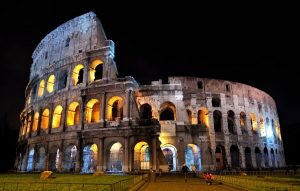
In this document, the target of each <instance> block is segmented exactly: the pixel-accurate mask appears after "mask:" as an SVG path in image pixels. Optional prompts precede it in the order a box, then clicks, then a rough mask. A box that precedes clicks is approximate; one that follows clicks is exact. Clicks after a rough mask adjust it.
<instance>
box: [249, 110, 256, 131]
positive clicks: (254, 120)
mask: <svg viewBox="0 0 300 191" xmlns="http://www.w3.org/2000/svg"><path fill="white" fill-rule="evenodd" d="M250 117H251V120H250V121H251V126H252V131H253V132H255V133H257V120H256V116H255V114H254V113H250Z"/></svg>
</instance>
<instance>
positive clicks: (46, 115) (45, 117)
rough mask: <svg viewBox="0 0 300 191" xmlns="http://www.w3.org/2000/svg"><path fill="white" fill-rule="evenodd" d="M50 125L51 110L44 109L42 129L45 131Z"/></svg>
mask: <svg viewBox="0 0 300 191" xmlns="http://www.w3.org/2000/svg"><path fill="white" fill-rule="evenodd" d="M48 125H49V109H44V111H43V113H42V120H41V129H43V130H45V129H47V128H48Z"/></svg>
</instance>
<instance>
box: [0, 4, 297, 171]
mask: <svg viewBox="0 0 300 191" xmlns="http://www.w3.org/2000/svg"><path fill="white" fill-rule="evenodd" d="M72 2H73V3H72V5H68V6H62V5H60V4H58V3H54V2H52V1H51V3H50V1H49V2H48V3H46V2H42V3H40V4H38V5H36V6H38V7H33V5H28V4H27V2H21V3H14V5H11V6H3V5H2V6H1V8H0V9H1V10H0V11H1V12H0V15H1V28H0V65H1V70H0V71H1V75H0V87H1V89H2V90H1V111H0V112H1V113H0V120H1V121H0V128H1V129H0V130H1V131H0V133H1V134H0V139H1V150H4V151H7V152H10V153H12V154H11V155H10V156H13V154H14V151H13V152H11V150H14V147H15V144H16V139H17V138H16V136H15V135H17V133H16V131H15V130H16V129H18V128H19V126H20V122H19V121H20V120H19V114H20V112H21V111H22V109H23V106H24V101H25V98H24V92H25V87H26V85H27V83H28V82H29V71H30V65H31V63H32V59H31V54H32V52H33V51H34V49H35V47H36V46H37V45H38V43H39V42H40V41H41V40H42V39H43V38H44V37H45V36H46V35H47V34H48V33H49V32H51V31H52V30H54V29H55V28H56V27H58V26H59V25H61V24H63V23H64V22H66V21H68V20H70V19H72V18H74V17H77V16H79V15H81V14H84V13H87V12H89V11H94V12H95V13H96V14H97V16H98V18H99V19H100V20H101V22H102V24H103V27H104V30H105V32H106V35H107V37H108V39H110V40H113V41H114V42H115V44H116V55H115V61H116V63H117V67H118V70H119V76H129V75H130V76H133V77H134V78H135V79H136V80H137V81H138V82H139V83H141V84H149V83H150V82H151V80H158V79H163V81H164V82H166V81H167V76H172V75H175V76H178V75H179V76H198V77H207V78H216V79H225V80H231V81H237V82H241V83H245V84H248V85H251V86H254V87H256V88H258V89H261V90H263V91H265V92H267V93H268V94H270V95H271V96H272V97H273V98H274V99H275V101H276V103H277V108H278V113H279V119H280V124H281V130H282V135H283V138H284V147H285V152H286V158H287V162H288V163H289V164H296V163H299V164H300V159H299V158H295V157H291V156H292V153H293V151H295V150H299V144H297V145H296V143H297V141H296V138H297V133H299V128H300V125H299V124H300V117H299V116H300V109H299V108H300V99H299V96H298V95H297V94H296V93H295V92H296V91H298V90H297V88H298V87H299V84H298V81H299V75H300V73H299V70H298V69H296V67H297V65H298V64H299V63H300V62H299V48H298V47H299V34H300V33H299V29H298V27H299V26H298V25H299V21H298V19H297V18H298V16H299V15H297V14H296V11H293V10H290V9H289V8H288V9H287V8H285V7H284V6H281V5H277V6H276V7H272V6H271V5H268V6H254V7H250V6H247V7H245V6H242V5H241V7H240V8H239V9H237V8H236V7H231V8H228V7H230V6H229V5H227V6H228V7H226V8H225V7H223V6H221V5H220V6H216V5H215V6H213V7H206V6H201V5H197V4H196V3H194V4H188V3H187V4H182V3H180V4H179V3H177V4H176V3H174V2H172V4H164V5H163V4H161V3H160V4H149V3H146V2H143V3H140V4H125V3H117V2H111V3H105V4H103V2H102V3H101V2H98V4H97V5H96V4H93V3H86V2H85V3H86V4H81V3H82V2H81V3H79V2H75V1H72ZM151 2H152V1H151ZM235 6H237V5H235ZM290 7H293V6H290ZM4 144H5V145H4ZM6 145H9V146H6ZM1 156H2V154H1ZM10 158H12V157H8V159H7V160H5V161H4V162H1V165H2V166H9V165H6V164H5V162H8V163H9V161H11V160H10ZM3 160H4V159H1V161H3ZM9 164H10V165H11V162H10V163H9ZM0 170H1V168H0Z"/></svg>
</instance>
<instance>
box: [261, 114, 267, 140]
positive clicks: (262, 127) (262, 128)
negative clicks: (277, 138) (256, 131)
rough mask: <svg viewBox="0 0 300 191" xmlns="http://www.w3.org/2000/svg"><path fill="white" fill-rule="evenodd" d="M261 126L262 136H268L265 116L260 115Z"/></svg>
mask: <svg viewBox="0 0 300 191" xmlns="http://www.w3.org/2000/svg"><path fill="white" fill-rule="evenodd" d="M259 128H260V135H261V136H262V137H264V136H266V132H265V124H264V118H263V117H260V119H259Z"/></svg>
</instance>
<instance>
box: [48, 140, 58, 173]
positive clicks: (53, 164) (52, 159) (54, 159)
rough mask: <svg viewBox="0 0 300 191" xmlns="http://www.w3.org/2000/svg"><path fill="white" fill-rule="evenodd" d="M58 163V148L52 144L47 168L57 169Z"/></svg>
mask: <svg viewBox="0 0 300 191" xmlns="http://www.w3.org/2000/svg"><path fill="white" fill-rule="evenodd" d="M59 165H60V150H59V147H58V146H55V145H54V146H52V147H51V148H50V150H49V170H51V171H57V170H58V169H59Z"/></svg>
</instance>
